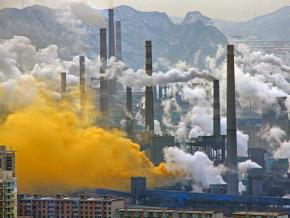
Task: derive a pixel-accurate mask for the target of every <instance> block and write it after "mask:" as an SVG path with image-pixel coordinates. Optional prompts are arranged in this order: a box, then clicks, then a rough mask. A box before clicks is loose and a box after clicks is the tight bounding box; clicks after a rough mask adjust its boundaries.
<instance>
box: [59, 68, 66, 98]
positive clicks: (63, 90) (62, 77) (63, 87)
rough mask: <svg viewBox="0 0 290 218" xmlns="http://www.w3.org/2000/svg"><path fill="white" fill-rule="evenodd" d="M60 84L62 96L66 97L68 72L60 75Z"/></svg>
mask: <svg viewBox="0 0 290 218" xmlns="http://www.w3.org/2000/svg"><path fill="white" fill-rule="evenodd" d="M60 83H61V94H62V95H64V94H65V93H66V90H67V88H66V87H67V85H66V72H61V74H60Z"/></svg>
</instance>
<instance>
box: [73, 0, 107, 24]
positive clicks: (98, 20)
mask: <svg viewBox="0 0 290 218" xmlns="http://www.w3.org/2000/svg"><path fill="white" fill-rule="evenodd" d="M70 11H71V13H72V14H73V15H75V16H76V17H77V18H78V19H79V20H81V21H83V22H84V23H85V24H86V25H88V26H91V27H99V28H104V27H105V26H106V24H105V20H104V18H103V17H102V15H101V14H100V13H99V12H98V11H97V10H96V9H94V8H93V7H92V6H91V5H89V4H88V3H86V2H75V3H72V4H71V5H70Z"/></svg>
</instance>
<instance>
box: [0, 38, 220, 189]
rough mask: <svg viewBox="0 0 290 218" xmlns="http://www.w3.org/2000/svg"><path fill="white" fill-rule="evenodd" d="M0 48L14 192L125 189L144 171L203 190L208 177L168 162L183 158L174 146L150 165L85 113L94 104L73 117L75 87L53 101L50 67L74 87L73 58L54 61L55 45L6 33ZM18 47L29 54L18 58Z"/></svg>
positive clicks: (90, 66) (91, 66) (4, 137)
mask: <svg viewBox="0 0 290 218" xmlns="http://www.w3.org/2000/svg"><path fill="white" fill-rule="evenodd" d="M0 46H1V47H0V48H1V49H2V51H3V54H4V53H5V54H7V56H6V57H8V58H7V59H4V58H3V59H2V60H4V61H3V62H1V65H0V71H1V72H2V75H3V80H2V82H1V83H0V100H1V103H2V104H3V105H6V106H9V108H8V111H7V113H5V114H4V113H1V115H2V117H1V118H2V119H1V120H2V122H1V123H0V126H1V129H2V131H1V133H0V141H1V143H3V144H6V145H8V146H12V147H13V149H15V150H17V151H18V153H17V176H18V180H19V190H20V191H21V192H28V193H57V192H59V191H62V192H63V191H72V190H77V189H82V188H95V187H105V188H116V189H128V187H129V181H130V179H129V178H130V177H131V176H146V177H147V178H148V179H149V183H150V185H151V186H152V185H156V184H157V183H158V185H160V184H162V183H163V182H164V184H166V183H168V182H173V181H184V180H185V179H187V178H188V176H190V178H191V179H192V180H193V181H194V183H196V185H195V186H196V187H199V188H206V187H207V186H208V184H209V183H211V181H213V180H212V178H211V181H208V182H206V181H205V182H203V183H201V182H200V181H199V179H198V178H196V177H197V176H198V175H199V172H196V173H195V172H194V170H192V169H190V168H187V169H185V168H183V169H180V170H179V169H178V167H177V166H175V167H174V163H173V161H172V160H174V159H176V160H182V159H185V158H187V157H188V155H187V154H186V153H184V152H183V151H181V150H179V149H177V148H174V149H173V150H172V149H168V150H167V151H165V155H167V157H168V161H169V162H168V163H163V164H161V165H159V166H158V167H154V166H153V164H152V163H151V162H150V161H149V159H148V158H147V157H146V156H145V154H144V153H143V152H141V151H140V147H139V145H137V144H134V143H133V142H131V141H130V140H128V139H126V138H125V135H124V134H123V133H122V132H119V131H107V130H104V129H102V128H99V127H96V126H95V116H92V115H93V114H92V111H95V108H94V107H93V106H92V105H90V101H89V102H87V104H88V106H89V107H88V108H90V109H91V110H88V111H86V113H85V114H84V116H85V118H84V117H81V118H80V117H79V116H78V114H79V102H77V101H75V99H79V93H78V92H76V91H74V90H71V92H70V93H71V94H68V95H67V98H66V101H64V100H63V101H61V100H60V94H59V93H58V92H57V88H56V86H57V85H56V84H59V75H58V74H57V73H56V72H61V71H63V70H66V71H67V72H68V80H69V81H70V82H69V83H70V85H71V86H73V85H76V84H77V82H78V81H79V78H78V70H79V69H78V57H75V58H74V59H73V61H64V62H62V61H61V60H60V59H59V58H58V56H57V47H56V46H50V47H48V48H45V49H43V50H39V51H37V50H36V49H35V48H34V46H32V45H31V42H30V41H29V40H28V39H26V38H24V37H14V38H13V39H12V40H7V41H5V42H4V43H2V44H0ZM25 51H30V54H31V55H30V56H29V57H26V56H25V55H22V54H25ZM86 64H87V74H88V78H91V77H93V76H95V77H97V76H98V75H95V73H94V70H95V69H96V68H97V67H96V66H99V65H98V63H95V62H94V61H91V60H87V62H86ZM7 69H9V71H8V70H7ZM77 90H78V89H77ZM88 100H90V98H88ZM156 126H158V125H156ZM158 131H160V130H158ZM193 157H195V158H196V160H203V161H202V162H201V163H199V166H201V165H200V164H205V167H206V168H208V170H209V171H210V172H212V174H213V175H215V177H216V179H217V180H218V181H215V180H214V181H213V182H215V183H218V182H223V181H222V179H221V177H219V176H218V173H219V172H218V170H217V169H215V168H214V167H213V164H212V162H211V161H209V159H208V158H207V157H206V155H205V154H196V155H195V156H193ZM190 159H191V158H189V160H190ZM132 161H133V162H132ZM188 166H189V165H188ZM172 169H174V170H172ZM195 170H198V168H196V169H195ZM64 172H65V173H64ZM199 183H201V184H199Z"/></svg>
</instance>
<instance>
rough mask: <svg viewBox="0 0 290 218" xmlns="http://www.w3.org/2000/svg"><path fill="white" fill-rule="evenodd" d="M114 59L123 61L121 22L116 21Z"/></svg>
mask: <svg viewBox="0 0 290 218" xmlns="http://www.w3.org/2000/svg"><path fill="white" fill-rule="evenodd" d="M116 59H117V60H118V61H122V60H123V51H122V24H121V21H116Z"/></svg>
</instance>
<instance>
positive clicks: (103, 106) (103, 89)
mask: <svg viewBox="0 0 290 218" xmlns="http://www.w3.org/2000/svg"><path fill="white" fill-rule="evenodd" d="M100 59H101V68H100V75H101V77H100V111H101V112H102V113H103V114H104V115H106V114H108V111H109V97H108V80H107V78H106V77H105V73H106V68H107V30H106V28H101V29H100Z"/></svg>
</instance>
